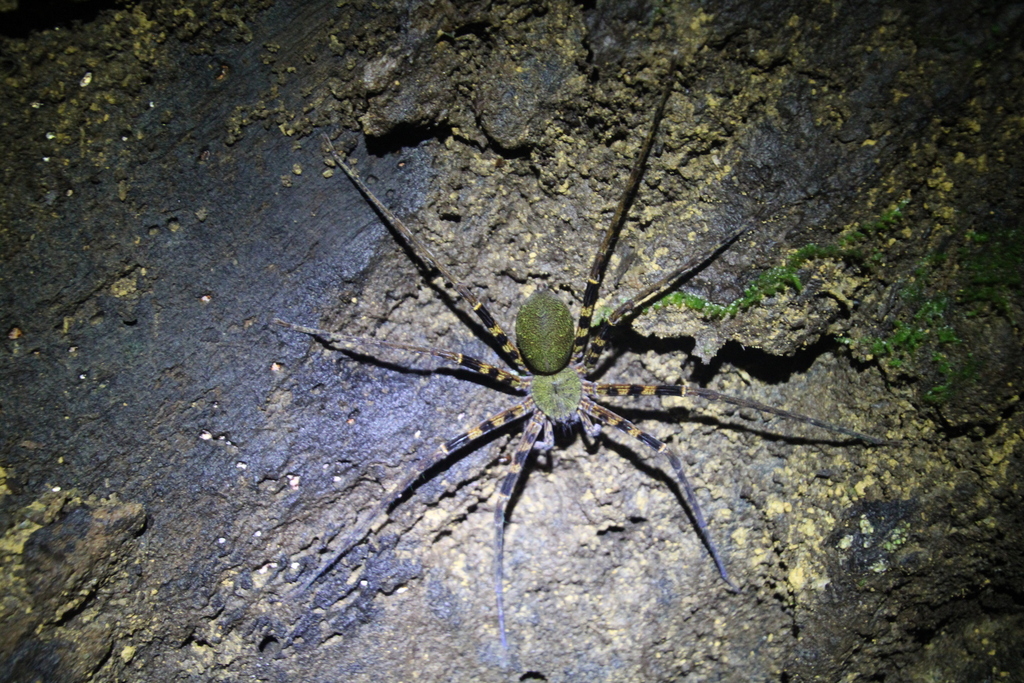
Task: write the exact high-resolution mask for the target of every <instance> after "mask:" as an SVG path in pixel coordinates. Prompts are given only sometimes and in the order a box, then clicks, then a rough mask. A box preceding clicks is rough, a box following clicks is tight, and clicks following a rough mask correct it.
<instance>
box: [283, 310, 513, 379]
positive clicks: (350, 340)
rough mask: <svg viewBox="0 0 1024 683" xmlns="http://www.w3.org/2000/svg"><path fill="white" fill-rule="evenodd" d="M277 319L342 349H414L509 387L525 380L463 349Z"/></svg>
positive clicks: (292, 328) (297, 330) (413, 350)
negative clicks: (320, 327)
mask: <svg viewBox="0 0 1024 683" xmlns="http://www.w3.org/2000/svg"><path fill="white" fill-rule="evenodd" d="M274 323H276V324H278V325H280V326H281V327H287V328H288V329H291V330H295V331H296V332H304V333H305V334H308V335H310V336H313V337H317V338H319V339H321V340H323V341H325V342H327V343H329V344H332V345H333V344H339V345H341V347H343V348H341V350H342V351H358V350H359V349H360V347H366V346H378V347H381V348H385V349H398V350H399V351H409V352H411V353H419V354H422V355H424V356H434V357H435V358H441V359H443V360H446V361H449V362H451V363H455V364H456V365H461V366H463V367H466V368H469V369H470V370H473V371H474V372H478V373H480V374H481V375H484V376H485V377H490V378H491V379H494V380H496V381H498V382H500V383H502V384H504V385H506V386H509V387H513V388H520V387H522V386H523V382H522V380H520V379H519V378H518V377H516V376H515V375H513V374H512V373H510V372H508V371H507V370H503V369H501V368H499V367H495V366H493V365H491V364H490V363H484V362H483V361H481V360H477V359H476V358H472V357H470V356H465V355H463V354H461V353H455V352H454V351H445V350H444V349H435V348H432V347H427V346H411V345H409V344H396V343H395V342H389V341H384V340H382V339H372V338H369V337H352V336H349V335H347V334H337V333H335V332H328V331H327V330H320V329H317V328H315V327H305V326H304V325H295V324H293V323H288V322H285V321H283V320H278V319H277V318H275V319H274Z"/></svg>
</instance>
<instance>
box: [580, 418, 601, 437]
mask: <svg viewBox="0 0 1024 683" xmlns="http://www.w3.org/2000/svg"><path fill="white" fill-rule="evenodd" d="M578 415H579V416H580V422H582V423H583V432H584V433H585V434H586V435H587V436H589V437H590V438H591V439H596V438H597V437H598V436H599V435H600V434H601V423H600V422H594V421H593V420H591V419H590V416H589V415H587V414H586V413H584V412H579V413H578Z"/></svg>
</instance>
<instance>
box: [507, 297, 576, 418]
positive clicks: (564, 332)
mask: <svg viewBox="0 0 1024 683" xmlns="http://www.w3.org/2000/svg"><path fill="white" fill-rule="evenodd" d="M574 331H575V328H574V326H573V320H572V314H571V313H569V307H568V306H566V305H565V303H563V302H562V300H561V299H559V298H558V297H557V296H555V295H554V294H552V293H551V291H550V290H547V289H539V290H537V291H536V292H534V293H533V294H531V295H530V296H529V298H527V299H526V303H524V304H523V307H522V308H520V309H519V314H518V315H517V316H516V341H517V342H518V343H519V352H520V353H521V354H522V355H523V360H524V361H526V366H527V367H528V368H529V369H530V371H531V372H534V373H536V374H538V375H553V374H555V373H556V372H559V371H561V370H563V369H564V368H565V367H566V366H567V365H568V364H569V356H570V355H571V354H572V344H573V339H574V338H575V334H574ZM545 412H547V411H545Z"/></svg>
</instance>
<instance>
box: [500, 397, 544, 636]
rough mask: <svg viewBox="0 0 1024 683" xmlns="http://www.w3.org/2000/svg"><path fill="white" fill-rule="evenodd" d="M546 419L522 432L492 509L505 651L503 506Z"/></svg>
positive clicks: (540, 416) (541, 416)
mask: <svg viewBox="0 0 1024 683" xmlns="http://www.w3.org/2000/svg"><path fill="white" fill-rule="evenodd" d="M547 422H548V419H547V418H546V417H544V414H543V413H541V412H539V411H538V412H536V413H534V414H533V417H532V418H530V421H529V422H528V423H527V424H526V429H525V430H523V437H522V438H521V439H520V440H519V445H518V446H517V447H516V452H515V455H513V456H512V468H511V469H510V470H509V472H508V474H506V475H505V478H504V479H503V480H502V482H501V490H500V491H499V492H498V503H497V505H495V507H494V594H495V596H496V597H497V600H498V632H499V634H500V635H501V647H502V649H506V650H507V649H508V640H507V639H506V637H505V598H504V587H503V586H502V583H503V579H504V570H503V564H504V556H505V506H506V505H507V504H508V499H509V497H510V496H511V495H512V491H514V490H515V488H516V482H517V481H518V480H519V473H520V472H522V470H523V464H524V463H525V462H526V458H527V457H529V455H530V451H532V450H533V445H534V443H535V442H536V441H537V437H538V435H540V432H541V428H543V427H544V426H545V424H547Z"/></svg>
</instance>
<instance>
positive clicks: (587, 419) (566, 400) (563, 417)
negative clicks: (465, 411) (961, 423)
mask: <svg viewBox="0 0 1024 683" xmlns="http://www.w3.org/2000/svg"><path fill="white" fill-rule="evenodd" d="M670 73H673V72H670ZM671 93H672V79H671V77H670V78H669V83H668V85H667V86H666V87H665V89H664V91H663V92H662V94H661V97H660V100H659V102H658V104H657V106H656V108H655V112H654V116H653V120H652V122H651V125H650V129H649V130H648V132H647V135H646V138H645V140H644V142H643V145H642V147H641V150H640V153H639V155H638V156H637V158H636V160H635V161H634V164H633V168H632V170H631V172H630V175H629V178H628V179H627V181H626V184H625V187H624V189H623V192H622V195H621V197H620V199H619V201H618V204H617V206H616V209H615V213H614V214H613V216H612V220H611V223H610V224H609V226H608V228H607V230H606V231H605V233H604V239H603V240H602V242H601V244H600V246H599V247H598V249H597V252H596V253H595V254H594V259H593V262H592V264H591V267H590V273H589V276H588V277H587V284H586V289H585V290H584V294H583V303H582V307H581V308H580V313H579V317H578V319H577V321H576V323H575V325H574V324H573V319H572V315H571V313H570V311H569V307H568V306H567V305H566V304H565V303H564V302H563V301H562V300H561V299H559V298H558V296H557V295H555V294H554V293H552V292H551V291H550V290H549V289H544V288H542V289H538V290H536V291H535V292H534V293H533V294H532V295H530V296H529V297H528V298H527V299H526V301H525V303H524V304H523V305H522V307H521V308H520V310H519V313H518V315H517V316H516V319H515V333H516V342H515V343H514V342H513V341H512V340H511V339H510V338H509V336H508V335H507V334H506V333H505V331H504V328H502V326H501V325H500V324H498V323H497V322H496V321H495V319H494V317H493V316H492V315H491V314H490V313H489V312H488V310H487V308H486V307H485V306H484V305H483V303H482V302H480V301H479V300H478V299H477V298H476V296H474V295H473V293H472V292H471V291H470V290H469V288H468V287H466V285H465V284H464V283H462V282H461V281H459V280H458V279H457V278H456V277H455V276H454V275H453V274H452V273H451V272H450V271H449V270H448V269H447V268H446V267H445V266H444V264H442V263H441V262H440V261H439V260H438V259H437V258H436V257H435V256H434V255H433V254H432V253H431V252H430V250H429V249H428V248H427V246H426V245H425V244H424V243H423V242H422V240H420V239H419V238H418V237H417V236H416V235H415V234H414V233H413V232H412V231H410V230H409V229H408V227H406V226H405V224H404V223H403V222H402V221H401V220H400V219H399V218H398V217H397V216H396V215H395V214H394V213H393V212H392V211H391V210H390V209H388V207H387V206H385V205H384V204H383V203H382V202H381V201H380V200H379V199H378V198H377V197H376V196H375V195H374V194H373V192H371V191H370V189H369V188H368V187H367V186H366V185H365V184H364V183H363V181H362V180H361V179H360V178H359V176H358V175H357V174H356V173H355V171H353V170H352V169H351V168H350V167H349V165H348V163H347V162H346V161H345V160H344V159H343V158H342V156H341V155H340V154H339V153H338V152H337V151H336V150H335V148H334V146H333V144H332V143H331V140H330V138H329V137H327V136H325V141H326V149H327V150H328V151H329V153H330V159H331V161H333V163H334V164H336V165H337V166H339V167H340V168H341V169H342V170H343V171H344V172H345V174H346V175H347V176H348V177H349V179H351V181H352V182H353V183H354V184H355V186H356V187H357V188H358V189H359V191H360V192H361V193H362V194H363V195H364V197H365V198H366V199H367V201H368V202H369V203H370V204H372V205H373V207H374V208H375V209H376V210H377V211H378V212H379V213H380V214H381V216H382V217H383V218H384V220H385V222H386V223H387V224H388V225H389V226H390V227H391V228H392V229H393V230H394V232H395V233H397V237H398V239H399V240H400V241H402V242H404V243H405V244H406V245H407V246H409V247H410V248H411V249H412V251H413V252H414V253H415V255H416V256H418V257H419V258H420V259H422V261H423V264H424V265H425V266H427V269H428V270H429V268H433V269H435V270H437V271H438V272H439V273H440V274H441V275H442V276H443V278H444V280H445V281H446V282H447V284H448V285H449V286H450V287H452V288H453V289H455V290H456V291H457V292H458V294H459V296H460V297H461V298H462V300H463V301H465V303H466V304H468V305H469V307H470V308H471V309H472V310H473V312H474V313H475V314H476V315H477V316H478V317H479V319H480V321H481V322H482V323H483V326H484V328H485V329H486V331H487V333H488V334H489V335H490V336H491V338H492V341H493V342H494V343H495V344H496V345H497V346H498V347H500V348H501V350H502V352H503V354H504V356H505V359H506V360H507V361H508V363H509V365H510V366H511V367H499V366H498V365H495V364H491V363H486V362H484V361H481V360H478V359H476V358H471V357H469V356H466V355H464V354H461V353H456V352H453V351H446V350H444V349H438V348H428V347H422V346H413V345H409V344H399V343H395V342H390V341H384V340H378V339H369V338H363V337H355V336H350V335H345V334H338V333H334V332H329V331H327V330H322V329H317V328H312V327H305V326H303V325H296V324H293V323H288V322H284V321H282V320H276V319H275V320H274V322H275V323H276V324H278V325H281V326H283V327H286V328H289V329H292V330H295V331H297V332H302V333H305V334H308V335H311V336H313V337H314V338H317V339H319V340H320V341H321V342H322V343H324V344H325V345H327V346H330V347H333V348H337V349H338V350H341V351H350V352H352V351H358V350H363V349H366V348H367V347H379V348H386V349H396V350H399V351H404V352H409V353H413V354H421V355H425V356H433V357H435V358H439V359H441V360H443V361H446V362H448V363H452V364H455V365H460V366H462V367H464V368H468V369H469V370H471V371H473V372H475V373H478V374H479V375H482V376H484V377H487V378H490V380H492V381H494V382H497V383H499V384H502V385H505V386H506V387H507V388H509V389H510V390H512V391H514V392H516V393H519V394H520V395H524V398H522V400H520V401H519V402H518V403H517V404H515V405H513V406H512V407H510V408H506V409H505V410H502V411H500V412H498V413H496V414H494V415H492V416H491V417H489V418H487V419H486V420H484V421H483V422H480V423H479V424H477V425H476V426H475V427H473V428H472V429H469V430H468V431H465V432H463V433H462V434H459V435H458V436H456V437H454V438H452V439H449V440H448V441H446V442H444V443H443V444H441V445H440V446H438V447H437V449H436V450H435V451H433V453H431V454H430V455H428V456H427V457H424V458H421V459H419V460H418V461H416V462H415V463H414V466H413V467H412V468H411V469H410V470H409V471H408V472H407V473H406V474H405V476H404V477H403V478H402V479H401V480H400V481H399V482H398V484H397V485H396V486H394V487H393V488H392V489H391V490H390V491H388V492H387V493H386V494H384V496H383V497H382V498H381V499H380V500H379V501H378V502H377V504H376V505H375V506H374V507H373V509H372V510H371V512H370V514H368V515H366V516H365V517H363V518H362V519H361V520H359V521H358V522H357V523H356V524H354V525H353V526H351V528H350V529H348V531H347V533H346V534H345V535H344V536H343V537H342V538H341V540H340V541H339V542H338V543H337V544H336V545H335V548H334V551H333V553H332V554H331V555H330V556H329V557H328V559H327V561H326V562H324V563H323V564H322V565H321V566H320V568H319V569H317V570H316V571H314V572H313V573H312V575H310V576H309V577H308V578H306V579H305V581H304V582H302V584H301V585H300V587H299V589H298V592H305V591H308V590H309V588H310V587H311V586H312V585H313V584H314V583H315V582H316V581H317V580H318V579H320V578H321V577H322V576H323V575H324V574H326V573H327V572H329V571H330V570H331V568H332V567H334V565H335V564H337V562H338V561H339V560H340V559H341V558H342V557H343V556H344V555H345V554H346V553H347V552H348V551H349V550H350V549H351V548H352V547H353V546H355V545H356V544H357V543H359V542H360V541H362V540H363V539H364V538H366V536H367V535H368V534H369V533H370V529H371V527H372V524H373V522H374V520H375V519H376V518H377V517H379V516H380V515H381V514H383V513H386V512H388V511H389V510H390V509H391V507H392V506H393V505H394V504H395V503H396V501H398V500H399V499H400V498H401V497H402V496H403V494H405V493H406V492H407V491H408V490H409V489H410V488H412V487H413V485H414V484H415V483H416V482H417V480H418V479H419V478H420V477H421V476H423V475H424V474H425V473H426V472H427V471H429V470H430V469H431V468H434V467H435V466H437V465H438V464H439V463H440V462H442V461H443V460H445V459H446V458H447V457H448V456H449V455H451V454H452V453H454V452H456V451H458V450H460V449H462V448H464V447H466V446H467V445H468V444H470V443H472V442H473V441H476V440H477V439H479V438H481V437H482V436H484V435H485V434H488V433H490V432H492V431H494V430H496V429H498V428H499V427H502V426H504V425H506V424H508V423H510V422H512V421H516V420H525V421H526V425H525V427H524V429H523V432H522V436H521V438H520V440H519V444H518V445H517V446H516V449H515V451H514V453H513V454H512V456H511V458H508V459H504V460H501V461H499V462H501V463H502V464H504V465H506V466H508V473H507V474H506V475H505V477H504V479H503V481H502V482H501V485H500V487H499V489H498V501H497V504H496V505H495V508H494V568H493V580H494V591H495V597H496V601H497V615H498V632H499V635H500V640H501V645H502V648H503V649H505V648H507V647H508V639H507V636H506V631H505V605H504V597H503V588H502V584H503V554H504V528H505V507H506V505H507V503H508V500H509V497H510V496H511V495H512V492H513V491H514V490H515V488H516V483H517V481H518V479H519V475H520V473H521V472H522V470H523V466H524V464H525V463H526V461H527V459H528V458H529V456H530V454H531V453H533V452H535V451H543V450H548V449H550V448H552V447H553V446H554V427H555V426H556V425H557V426H559V427H561V428H565V429H574V428H575V427H576V426H577V425H579V426H581V427H582V429H583V430H584V431H585V433H586V434H588V435H589V436H591V437H592V438H595V437H597V435H598V434H599V433H600V430H601V426H602V425H606V426H609V427H613V428H615V429H618V430H621V431H622V432H625V433H626V434H628V435H629V436H631V437H633V438H634V439H636V440H637V441H640V442H641V443H642V444H643V445H644V446H647V447H649V448H651V449H653V450H654V451H655V452H656V453H657V454H658V455H661V456H664V457H665V458H666V459H667V460H668V463H669V465H670V466H671V468H672V470H673V472H674V473H675V476H676V480H677V481H678V483H679V486H680V489H681V491H682V493H683V497H684V499H685V501H686V504H687V506H688V507H689V512H690V514H691V516H692V521H693V523H694V524H695V526H696V528H697V532H698V534H699V536H700V538H701V540H702V542H703V544H704V546H705V547H706V548H707V550H708V552H709V554H710V556H711V559H712V560H713V561H714V563H715V566H716V567H717V569H718V573H719V575H720V576H721V578H722V580H723V581H724V582H725V583H726V584H727V585H728V586H729V589H730V590H731V591H734V592H738V591H739V587H737V586H736V584H735V583H734V582H733V581H732V579H730V578H729V573H728V571H727V570H726V568H725V563H724V562H723V561H722V558H721V555H720V554H719V552H718V548H717V547H716V546H715V543H714V540H713V539H712V538H711V535H710V533H709V531H708V526H707V522H706V520H705V518H704V515H703V513H702V512H701V508H700V504H699V503H698V502H697V498H696V495H695V494H694V490H693V486H692V485H691V484H690V481H689V479H688V478H687V476H686V473H685V472H684V470H683V466H682V464H681V463H680V461H679V458H678V457H677V456H676V455H675V453H673V452H672V450H671V449H670V448H669V447H668V445H667V444H666V443H664V442H663V441H660V440H659V439H657V438H655V437H654V436H652V435H650V434H648V433H647V432H645V431H643V430H642V429H640V428H639V427H637V426H636V425H635V424H633V423H632V422H630V421H629V420H627V419H625V418H623V417H621V416H619V415H617V414H616V413H614V412H612V411H611V410H609V409H608V408H605V407H603V406H601V405H600V404H598V403H597V399H598V397H600V396H696V397H699V398H703V399H707V400H712V401H723V402H725V403H731V404H733V405H737V406H741V407H744V408H752V409H754V410H758V411H760V412H762V413H768V414H771V415H776V416H778V417H782V418H785V419H788V420H793V421H797V422H804V423H807V424H811V425H815V426H817V427H819V428H821V429H825V430H828V431H831V432H835V433H839V434H844V435H846V436H850V437H853V438H855V439H859V440H861V441H863V442H865V443H868V444H874V445H883V444H886V443H888V442H886V441H884V440H882V439H878V438H876V437H873V436H869V435H867V434H862V433H860V432H856V431H853V430H851V429H847V428H845V427H840V426H837V425H834V424H831V423H829V422H825V421H823V420H819V419H816V418H813V417H808V416H806V415H800V414H797V413H792V412H789V411H786V410H782V409H780V408H775V407H773V406H769V405H765V404H762V403H758V402H756V401H751V400H748V399H744V398H738V397H735V396H727V395H725V394H721V393H719V392H717V391H713V390H711V389H706V388H704V387H699V386H695V385H687V384H681V385H667V386H659V385H644V384H606V383H602V382H594V381H591V380H590V379H588V376H589V374H590V373H591V372H592V371H593V370H594V368H595V366H596V364H597V361H598V359H599V357H600V355H601V352H602V350H603V349H604V348H605V345H606V344H607V341H608V335H609V332H610V331H611V330H612V329H614V328H615V326H616V325H617V324H618V323H619V322H621V321H622V320H624V319H627V318H629V317H630V316H631V315H632V314H633V313H635V312H636V311H637V310H638V309H639V308H640V307H641V306H642V305H643V304H644V303H645V302H648V301H649V300H651V299H652V298H654V297H655V296H657V295H659V294H661V293H664V292H665V291H666V290H667V289H668V288H669V287H671V286H672V285H673V284H675V283H677V282H679V281H680V280H682V279H683V278H684V277H686V276H687V275H689V274H691V273H692V272H694V271H695V270H697V269H698V268H700V267H701V266H703V265H705V264H706V263H707V262H709V261H710V260H711V259H713V258H714V257H715V256H716V255H717V254H718V253H720V252H721V251H723V250H724V249H726V248H727V247H728V246H729V245H730V244H732V242H734V241H735V240H736V239H737V238H738V237H739V236H740V235H741V234H743V233H744V232H745V231H746V230H747V228H746V227H744V228H742V229H740V230H737V231H735V232H733V233H732V234H730V235H728V236H727V237H726V238H725V239H723V240H721V241H720V242H718V244H716V245H715V246H714V248H713V249H711V250H710V251H709V252H708V253H706V254H704V255H702V256H700V257H697V258H692V259H690V260H688V261H686V262H685V263H684V264H682V265H681V266H679V267H678V268H676V269H675V270H674V271H672V272H671V273H669V274H668V275H667V276H666V277H664V278H662V279H661V280H659V281H658V282H656V283H655V284H653V285H651V286H649V287H647V288H646V289H644V290H643V291H641V292H639V293H638V294H636V295H635V296H633V297H632V298H630V299H629V300H628V301H626V302H625V303H622V304H621V305H619V307H618V308H616V309H615V310H614V311H613V312H612V313H611V314H610V315H608V316H607V317H606V318H605V319H604V320H603V321H602V322H601V323H600V326H599V327H598V328H597V330H596V332H593V331H592V323H593V322H594V320H593V316H594V304H595V303H596V301H597V298H598V291H599V289H600V286H601V280H602V277H603V275H604V270H605V265H606V263H607V261H608V258H609V255H610V253H611V251H612V250H613V248H614V246H615V242H616V239H617V237H618V233H619V230H620V228H621V226H622V223H623V221H624V218H625V215H626V212H627V210H628V208H629V206H630V204H631V202H632V199H633V197H634V195H635V194H636V190H637V187H638V185H639V182H640V178H641V175H642V174H643V169H644V167H645V165H646V162H647V158H648V156H649V154H650V151H651V146H652V144H653V141H654V138H655V136H656V133H657V130H658V126H659V123H660V121H661V118H662V115H663V114H664V111H665V105H666V103H667V101H668V98H669V96H670V95H671ZM340 532H341V529H338V530H335V531H334V532H333V533H331V534H328V535H327V536H326V537H325V540H324V545H323V547H322V548H321V549H322V550H325V549H326V545H327V544H328V543H331V542H332V541H334V539H335V538H337V537H338V535H339V534H340Z"/></svg>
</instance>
